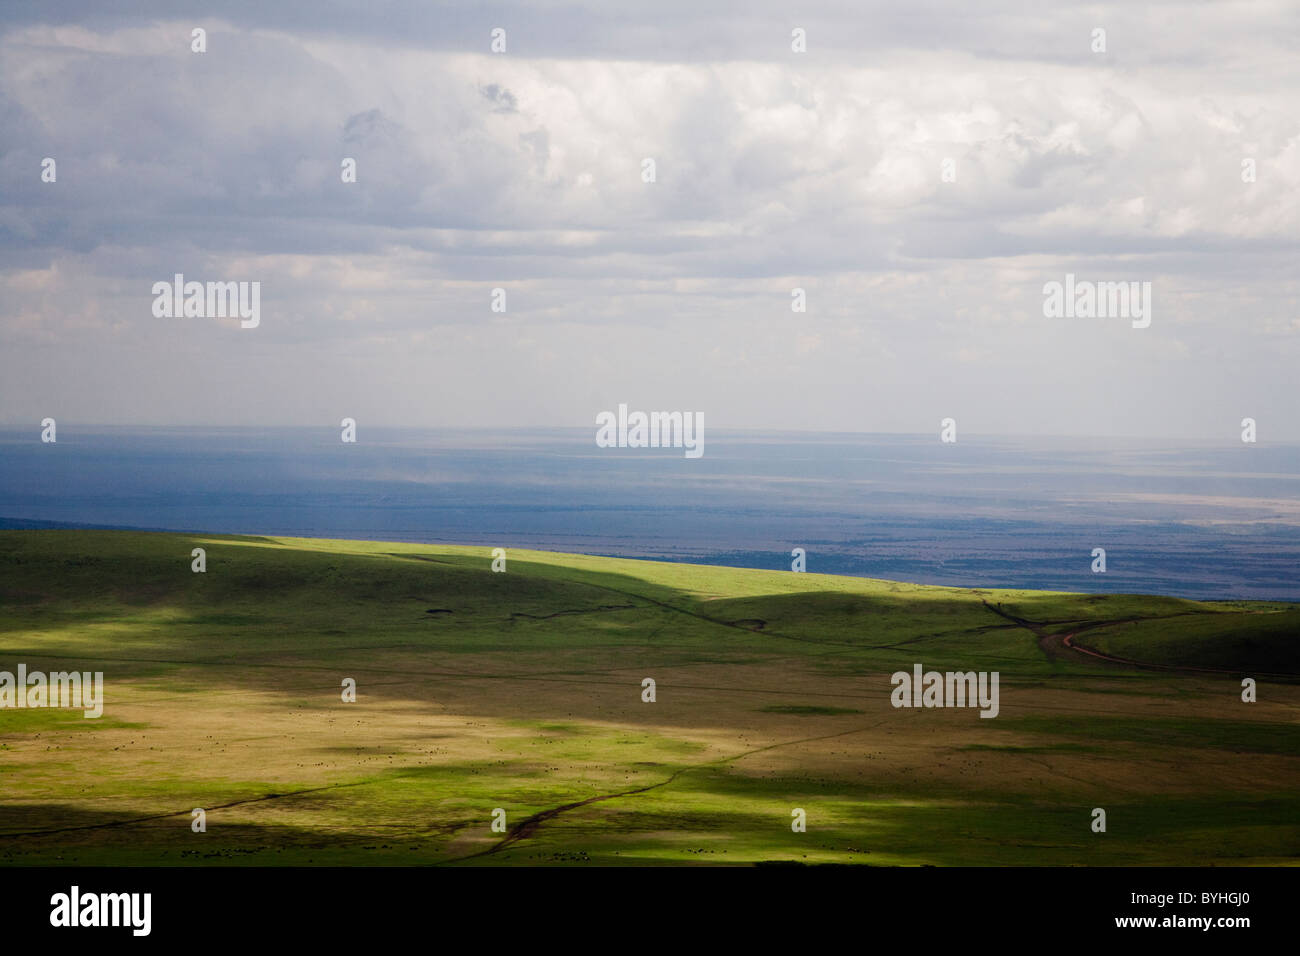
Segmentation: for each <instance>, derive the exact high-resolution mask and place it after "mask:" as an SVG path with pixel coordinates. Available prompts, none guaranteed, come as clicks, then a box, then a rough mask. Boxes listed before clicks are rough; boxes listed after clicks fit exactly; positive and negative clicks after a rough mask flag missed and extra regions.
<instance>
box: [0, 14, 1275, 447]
mask: <svg viewBox="0 0 1300 956" xmlns="http://www.w3.org/2000/svg"><path fill="white" fill-rule="evenodd" d="M195 28H202V29H203V30H204V31H206V50H205V51H204V52H194V51H193V50H192V43H193V32H192V31H193V30H194V29H195ZM498 28H499V29H500V30H503V31H504V41H505V50H504V52H493V49H492V43H493V31H494V30H496V29H498ZM796 30H800V31H803V32H802V34H801V35H802V36H803V37H804V39H805V45H806V49H805V50H803V51H801V52H797V51H796V50H795V49H793V48H792V47H793V46H794V45H796V43H795V40H794V39H792V37H793V36H794V33H793V31H796ZM1098 30H1104V47H1105V48H1104V50H1100V49H1098V48H1097V47H1098V45H1099V35H1098V33H1097V31H1098ZM1298 46H1300V5H1297V4H1295V3H1286V2H1243V3H1237V2H1225V3H1212V4H1211V3H1199V2H1196V3H1193V2H1154V3H1146V4H1142V5H1141V6H1140V7H1134V6H1133V5H1131V4H1129V3H1115V4H1106V3H1099V4H1087V5H1056V4H1043V3H1011V2H997V0H994V2H989V3H980V4H978V5H973V4H958V3H948V4H937V3H931V2H925V0H908V2H899V3H883V4H868V3H851V2H845V3H822V4H791V3H776V2H767V0H757V2H744V3H721V4H701V3H698V2H691V3H687V2H679V0H660V2H656V3H654V4H632V3H601V4H587V3H570V2H532V3H527V4H517V5H510V4H489V3H456V4H437V3H393V2H388V3H384V2H379V3H367V4H343V3H337V2H320V0H311V2H305V0H298V2H285V3H276V4H265V3H262V2H232V3H211V2H204V3H195V2H183V0H182V2H136V3H132V4H129V5H127V4H112V3H102V2H79V3H57V2H53V3H50V2H46V3H6V4H5V5H3V7H0V424H7V425H30V426H31V427H32V428H33V433H34V434H36V433H37V432H38V431H39V423H40V421H41V420H42V419H43V418H46V417H52V418H55V419H56V420H57V421H58V423H59V427H60V429H63V430H64V433H65V434H66V428H67V425H68V424H70V423H85V424H107V425H178V426H185V425H195V426H198V425H244V426H252V427H257V426H278V425H328V426H330V427H337V426H338V424H339V422H340V420H341V419H342V418H344V417H351V418H354V419H355V420H357V421H358V423H360V424H361V425H362V429H361V431H362V433H364V426H366V425H386V426H434V427H442V426H454V427H509V426H522V427H533V426H575V427H579V426H580V427H591V428H592V429H593V433H594V426H595V418H596V415H597V414H598V413H600V412H601V411H604V410H613V409H616V408H617V407H618V405H619V404H620V403H625V404H627V405H629V407H631V408H632V409H646V410H650V409H656V410H682V411H691V412H698V413H701V414H703V416H704V418H705V421H706V423H707V425H708V427H711V428H753V429H774V430H775V429H781V430H785V429H800V430H804V429H806V430H815V431H854V432H898V433H926V432H933V433H934V434H935V435H936V436H937V435H938V433H939V428H940V421H941V419H943V418H945V417H952V418H954V419H956V421H957V423H958V427H959V434H1000V435H1041V434H1052V435H1067V436H1068V435H1080V436H1083V435H1091V436H1117V437H1118V436H1143V437H1151V438H1162V439H1197V440H1209V441H1220V440H1221V441H1224V442H1227V443H1239V442H1240V432H1241V420H1242V419H1243V418H1245V417H1252V418H1254V419H1256V421H1257V423H1258V426H1257V427H1258V438H1259V441H1260V442H1261V443H1266V442H1270V441H1279V442H1281V441H1291V442H1293V441H1300V421H1297V414H1296V410H1297V407H1298V406H1297V401H1296V398H1297V384H1296V379H1297V374H1296V369H1297V368H1298V367H1300V347H1298V346H1297V336H1298V335H1300V305H1298V298H1297V288H1298V285H1300V57H1297V56H1296V54H1295V50H1296V49H1297V47H1298ZM46 158H52V159H54V160H55V181H53V182H46V181H43V179H42V172H43V160H45V159H46ZM345 158H351V159H353V160H355V163H356V181H355V182H343V181H342V180H343V177H342V175H341V170H342V163H343V160H344V159H345ZM647 159H652V160H653V161H654V181H653V182H647V181H646V175H645V160H647ZM1247 160H1249V161H1251V162H1253V166H1254V174H1253V176H1247V175H1246V174H1245V172H1244V169H1243V163H1244V162H1245V161H1247ZM945 173H946V175H945ZM1248 180H1253V181H1248ZM176 273H183V274H184V276H185V277H186V279H187V280H197V281H221V282H259V283H260V322H259V324H258V325H257V327H256V328H242V327H241V324H240V322H239V321H238V320H237V319H234V320H231V319H223V318H213V317H188V318H185V317H158V316H156V315H155V314H154V310H153V308H152V307H153V304H154V294H153V292H152V287H153V285H154V283H155V282H159V281H165V282H170V281H171V279H172V277H173V275H174V274H176ZM1067 274H1072V275H1074V276H1075V277H1076V278H1077V279H1078V280H1085V281H1098V282H1110V281H1125V282H1138V283H1150V289H1151V322H1150V325H1149V326H1148V327H1146V328H1135V327H1134V326H1133V323H1131V322H1130V321H1129V320H1128V319H1126V318H1123V317H1109V318H1092V317H1070V318H1049V317H1047V316H1045V315H1044V298H1045V296H1044V285H1045V284H1047V283H1050V282H1054V281H1055V282H1063V281H1064V280H1065V276H1066V275H1067ZM494 289H503V290H505V302H506V306H505V311H504V312H499V311H496V312H494V311H493V309H492V303H493V290H494ZM794 289H802V290H804V295H805V298H806V311H803V312H795V311H793V310H792V307H791V305H792V290H794Z"/></svg>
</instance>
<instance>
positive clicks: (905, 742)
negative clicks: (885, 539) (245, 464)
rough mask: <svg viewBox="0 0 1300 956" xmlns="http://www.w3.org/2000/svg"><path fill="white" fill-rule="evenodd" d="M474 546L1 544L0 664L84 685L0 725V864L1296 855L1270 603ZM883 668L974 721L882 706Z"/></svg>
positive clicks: (1288, 670) (1289, 715) (1277, 641)
mask: <svg viewBox="0 0 1300 956" xmlns="http://www.w3.org/2000/svg"><path fill="white" fill-rule="evenodd" d="M492 546H493V545H485V546H484V547H482V548H468V547H451V546H434V545H411V544H397V543H392V542H360V541H325V540H303V539H289V538H264V537H250V536H213V535H183V534H147V533H130V532H69V531H12V532H0V670H10V671H13V670H16V668H17V665H18V664H19V663H25V664H26V665H27V666H28V668H29V669H30V670H65V669H71V668H75V669H78V670H102V671H103V672H104V680H105V716H104V717H103V718H101V719H99V720H85V719H83V718H82V716H81V713H80V711H79V710H77V711H54V710H26V709H24V710H17V709H4V710H0V781H3V787H2V788H0V864H9V865H32V864H52V863H60V864H67V865H71V864H85V865H96V864H108V863H115V864H140V865H148V864H164V865H190V864H195V865H212V864H214V863H215V864H221V863H232V864H254V865H297V864H305V865H314V864H331V863H332V864H349V865H371V864H374V865H392V864H397V865H425V864H455V865H501V864H507V865H509V864H522V865H528V864H542V863H545V864H548V865H591V864H624V863H639V864H655V865H657V864H719V863H723V864H749V863H762V862H782V861H784V862H835V863H870V864H874V865H886V864H888V865H894V864H898V865H921V864H935V865H968V864H977V863H993V864H999V865H1074V864H1088V865H1102V864H1110V865H1162V864H1189V865H1205V864H1212V863H1221V864H1227V863H1231V864H1243V863H1245V864H1276V863H1294V862H1296V860H1297V859H1298V858H1300V786H1297V785H1298V784H1300V736H1298V727H1300V725H1298V724H1297V722H1296V720H1295V713H1296V707H1297V704H1300V689H1298V688H1297V686H1296V683H1295V682H1294V680H1293V679H1292V678H1290V677H1287V676H1286V675H1289V674H1295V673H1297V672H1300V662H1297V659H1296V649H1297V647H1300V641H1298V640H1297V638H1298V637H1300V614H1297V613H1296V609H1295V608H1294V607H1293V606H1291V605H1285V604H1281V605H1280V604H1277V603H1270V604H1265V603H1260V602H1232V603H1219V602H1197V601H1183V600H1178V599H1171V598H1148V597H1142V596H1136V595H1106V596H1097V595H1080V594H1062V593H1048V592H1030V591H990V590H987V589H984V590H968V589H958V588H939V587H924V586H918V585H909V584H903V583H898V582H890V581H875V580H868V579H862V578H847V577H836V576H830V575H815V574H794V573H791V572H776V571H759V570H746V569H738V568H718V567H699V566H693V565H684V564H665V563H657V562H649V561H633V560H623V559H612V558H598V557H590V556H582V555H566V554H553V553H545V552H531V551H525V550H516V549H509V558H508V570H507V572H506V573H504V574H494V573H492V572H491V570H490V566H491V553H490V552H491V547H492ZM195 547H202V548H205V549H206V550H207V573H205V574H194V573H192V572H191V570H190V561H191V558H190V551H191V549H192V548H195ZM430 611H435V612H437V613H429V612H430ZM1067 634H1074V635H1076V637H1075V638H1074V640H1076V641H1077V643H1078V644H1079V645H1081V646H1086V647H1089V648H1092V649H1094V650H1097V651H1100V652H1102V653H1106V654H1110V655H1111V656H1115V657H1121V658H1126V659H1129V660H1134V661H1141V662H1144V663H1149V664H1160V665H1164V666H1166V667H1178V666H1185V665H1191V666H1196V667H1202V668H1206V669H1207V670H1202V671H1180V670H1148V669H1145V668H1141V667H1135V666H1128V665H1115V664H1111V663H1107V662H1105V661H1102V660H1099V659H1096V658H1091V657H1087V656H1085V655H1083V654H1080V653H1077V652H1073V651H1071V650H1070V649H1069V648H1066V647H1064V646H1063V644H1062V641H1061V639H1062V638H1063V637H1064V636H1065V635H1067ZM916 663H920V664H922V665H923V666H924V668H925V669H927V670H931V669H933V670H939V671H948V670H961V671H968V670H976V671H980V670H988V671H998V672H999V673H1000V675H1001V714H1000V716H999V717H998V718H996V719H993V720H987V719H981V718H979V716H978V711H977V710H974V709H917V710H913V709H901V710H895V709H893V708H892V707H891V706H890V704H889V692H890V690H891V689H892V686H891V683H890V680H889V677H890V674H891V673H892V672H893V671H895V670H910V669H911V667H912V665H913V664H916ZM1210 669H1213V670H1210ZM1219 671H1221V672H1222V673H1219ZM1252 675H1253V676H1257V679H1258V680H1259V687H1258V702H1257V703H1251V704H1247V703H1243V702H1242V700H1241V681H1240V678H1241V676H1252ZM646 677H651V678H653V679H654V680H655V682H656V700H655V702H654V703H645V702H643V701H642V697H641V695H642V680H643V678H646ZM344 678H352V679H353V680H355V681H356V686H357V700H356V702H355V703H344V702H343V701H342V700H341V697H340V691H341V684H342V681H343V679H344ZM586 801H591V802H586ZM571 804H572V805H574V806H571V807H569V808H568V809H564V810H560V811H559V812H555V811H557V810H558V808H562V807H566V806H568V805H571ZM1098 806H1101V807H1104V808H1106V810H1107V814H1108V832H1107V833H1105V834H1094V833H1092V831H1091V829H1090V824H1091V819H1092V818H1091V811H1092V809H1093V808H1094V807H1098ZM196 807H202V808H205V809H206V810H207V832H205V833H194V832H193V831H192V830H191V827H190V823H191V810H192V809H194V808H196ZM496 808H502V809H504V810H505V811H506V814H507V822H508V825H509V826H510V827H512V828H518V827H520V826H521V824H524V822H525V821H527V820H529V818H530V817H534V815H541V816H540V819H538V820H537V821H536V823H535V825H533V824H529V825H528V826H525V827H523V828H522V829H521V830H516V831H514V832H512V833H511V834H509V836H510V839H509V840H506V841H505V842H503V835H502V834H500V833H494V832H493V831H492V830H491V828H490V823H491V817H492V811H493V810H494V809H496ZM795 808H802V809H804V810H805V811H806V813H807V817H808V830H807V832H806V833H794V832H792V830H791V827H790V821H791V811H792V810H793V809H795Z"/></svg>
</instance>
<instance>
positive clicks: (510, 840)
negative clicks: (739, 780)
mask: <svg viewBox="0 0 1300 956" xmlns="http://www.w3.org/2000/svg"><path fill="white" fill-rule="evenodd" d="M882 723H884V721H879V720H878V721H876V722H875V723H873V724H870V725H869V726H866V727H854V728H853V729H852V730H842V731H839V732H838V733H834V734H821V735H819V736H816V737H801V738H800V739H798V740H785V741H781V742H779V743H775V744H766V745H764V746H762V747H754V748H752V749H750V750H745V751H742V752H741V753H738V754H732V755H731V756H730V757H722V758H720V759H718V760H710V761H707V762H705V763H699V764H694V765H693V766H690V767H682V768H680V769H678V770H676V771H674V772H673V774H672V775H671V776H669V777H668V778H667V779H666V780H660V781H659V782H658V783H652V784H647V785H646V786H644V787H634V788H632V789H631V790H619V791H618V792H616V793H602V794H597V795H596V796H594V797H588V798H587V799H586V800H575V801H573V802H572V803H565V804H562V805H561V806H558V807H552V808H551V809H549V810H541V811H539V812H537V813H534V814H533V815H532V816H530V817H528V818H527V819H525V820H522V821H520V822H519V823H516V824H515V825H514V826H513V827H511V828H510V830H509V831H508V832H507V833H506V835H505V836H504V837H503V838H502V839H501V840H500V841H499V842H497V843H494V844H493V845H492V846H490V847H488V848H487V849H486V850H479V851H478V852H477V853H469V854H467V855H465V856H458V857H456V858H455V859H451V860H443V861H442V862H441V863H438V864H435V865H437V866H445V865H447V864H449V863H461V862H464V861H465V860H473V859H477V858H478V857H482V856H490V855H492V854H494V853H499V852H500V851H501V850H504V849H506V848H507V847H509V846H510V845H511V844H514V843H518V842H519V841H520V840H524V839H527V838H528V837H530V836H532V835H533V834H534V833H536V832H537V829H538V828H539V827H540V826H541V825H542V824H543V823H545V822H546V821H547V820H551V819H554V818H555V817H558V816H559V815H560V814H562V813H568V812H569V811H570V810H576V809H578V808H579V807H585V806H589V805H591V804H593V803H601V802H603V801H605V800H616V799H618V798H619V797H632V796H636V795H637V794H640V793H649V792H650V791H651V790H658V789H660V788H661V787H666V786H668V785H669V784H671V783H673V782H674V781H676V780H677V778H678V777H680V776H681V775H682V774H685V773H691V772H692V771H695V770H707V769H709V768H710V767H720V766H722V765H724V764H728V763H734V762H735V761H737V760H743V759H744V758H746V757H752V756H753V755H754V754H760V753H764V752H765V751H768V750H776V749H778V748H781V747H792V746H794V745H795V744H806V743H812V742H814V741H818V740H830V739H832V738H835V737H847V736H849V735H850V734H861V733H866V732H867V731H868V730H874V729H875V728H876V727H878V726H880V724H882Z"/></svg>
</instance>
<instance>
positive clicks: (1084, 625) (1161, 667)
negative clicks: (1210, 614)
mask: <svg viewBox="0 0 1300 956" xmlns="http://www.w3.org/2000/svg"><path fill="white" fill-rule="evenodd" d="M980 603H981V604H983V605H984V607H986V608H987V609H988V610H990V611H992V612H993V613H994V614H996V615H998V616H999V617H1002V618H1005V619H1006V620H1008V621H1013V622H1015V623H1016V624H1017V625H1019V626H1020V627H1023V628H1025V629H1026V630H1029V631H1031V632H1033V633H1034V635H1036V636H1037V637H1038V646H1039V647H1040V648H1042V650H1043V652H1044V653H1045V654H1047V656H1048V657H1049V658H1050V657H1054V656H1056V655H1055V653H1054V651H1056V650H1057V649H1058V648H1064V649H1065V650H1067V651H1073V652H1074V653H1076V654H1086V655H1088V656H1089V657H1092V658H1095V659H1096V660H1100V661H1105V662H1106V663H1108V664H1115V665H1117V666H1120V667H1142V668H1147V669H1149V670H1157V671H1168V672H1173V673H1189V674H1223V675H1226V676H1230V677H1236V676H1239V675H1241V674H1245V673H1246V671H1244V670H1240V669H1237V670H1233V669H1229V668H1226V667H1195V666H1193V665H1191V664H1157V663H1154V662H1152V661H1137V660H1133V659H1132V658H1128V657H1116V656H1114V655H1113V654H1104V653H1102V652H1101V651H1098V650H1095V649H1093V648H1091V647H1085V646H1083V645H1081V644H1076V643H1075V642H1074V639H1075V638H1076V637H1078V636H1079V635H1080V634H1081V633H1083V632H1084V631H1095V630H1100V629H1102V628H1105V627H1114V626H1115V625H1117V624H1132V623H1134V622H1137V621H1154V620H1164V619H1167V618H1170V617H1187V616H1188V614H1167V615H1162V616H1160V617H1126V618H1119V619H1117V620H1113V621H1083V622H1079V623H1080V626H1079V627H1076V628H1075V629H1074V630H1072V631H1070V632H1069V633H1068V634H1049V633H1047V631H1046V630H1045V628H1046V627H1047V625H1048V624H1050V623H1053V622H1050V621H1030V620H1026V619H1025V618H1022V617H1016V616H1015V615H1013V614H1010V613H1008V612H1006V611H1003V610H1002V608H1001V607H1000V606H999V607H994V606H993V605H992V604H989V602H988V601H986V600H984V598H982V597H981V598H980ZM1189 614H1195V612H1189ZM1055 623H1058V624H1065V623H1075V622H1068V621H1057V622H1055ZM1249 673H1250V674H1251V675H1252V676H1257V677H1272V678H1282V679H1290V680H1294V679H1295V678H1296V677H1297V676H1300V675H1296V674H1287V673H1272V672H1269V671H1256V670H1251V671H1250V672H1249Z"/></svg>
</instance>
